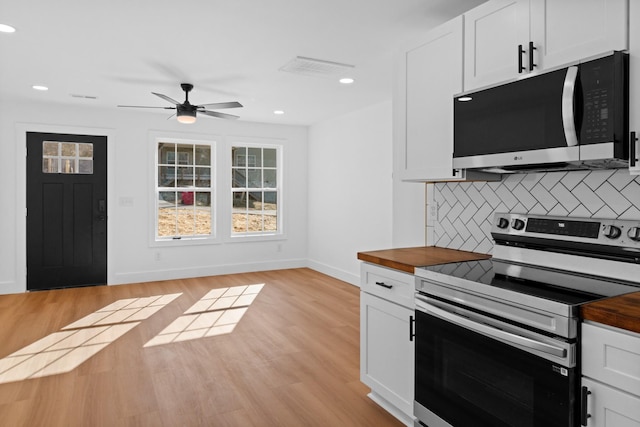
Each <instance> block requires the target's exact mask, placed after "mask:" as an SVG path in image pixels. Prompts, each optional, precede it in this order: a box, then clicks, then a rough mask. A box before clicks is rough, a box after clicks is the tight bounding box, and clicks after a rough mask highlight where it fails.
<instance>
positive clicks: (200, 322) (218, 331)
mask: <svg viewBox="0 0 640 427" xmlns="http://www.w3.org/2000/svg"><path fill="white" fill-rule="evenodd" d="M263 286H264V283H261V284H256V285H248V286H234V287H230V288H218V289H212V290H211V291H209V292H208V293H207V294H206V295H205V296H203V297H202V298H201V299H200V300H198V301H197V302H196V303H195V304H193V305H192V306H191V307H190V308H189V309H188V310H186V311H185V312H184V314H183V315H182V316H180V317H178V318H177V319H176V320H174V321H173V322H172V323H171V324H170V325H169V326H167V327H166V328H165V329H164V330H162V332H160V333H159V334H158V335H156V336H155V337H153V338H152V339H151V340H150V341H149V342H147V343H146V344H145V345H144V346H145V347H153V346H156V345H163V344H169V343H172V342H179V341H188V340H195V339H199V338H205V337H212V336H216V335H223V334H228V333H231V332H233V330H234V328H235V326H236V325H237V324H238V322H240V319H242V316H244V313H245V312H246V311H247V309H248V308H249V306H250V305H251V303H253V301H254V300H255V299H256V297H257V296H258V294H259V293H260V291H261V290H262V288H263Z"/></svg>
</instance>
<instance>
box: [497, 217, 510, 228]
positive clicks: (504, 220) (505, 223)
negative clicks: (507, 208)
mask: <svg viewBox="0 0 640 427" xmlns="http://www.w3.org/2000/svg"><path fill="white" fill-rule="evenodd" d="M508 226H509V220H508V219H507V218H500V219H499V220H498V228H507V227H508Z"/></svg>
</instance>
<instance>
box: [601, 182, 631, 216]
mask: <svg viewBox="0 0 640 427" xmlns="http://www.w3.org/2000/svg"><path fill="white" fill-rule="evenodd" d="M596 194H597V195H598V197H600V198H601V199H602V200H603V201H604V202H605V203H606V204H607V206H609V208H611V210H613V211H614V212H615V213H616V215H620V214H622V213H623V212H624V211H626V210H627V209H629V207H630V206H631V202H629V200H627V198H626V197H624V196H623V195H622V194H620V193H619V192H618V190H616V189H615V188H614V187H613V186H612V185H611V184H609V182H604V183H603V184H602V185H601V186H600V187H598V189H597V190H596Z"/></svg>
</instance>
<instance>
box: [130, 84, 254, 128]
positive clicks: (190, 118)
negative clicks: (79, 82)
mask: <svg viewBox="0 0 640 427" xmlns="http://www.w3.org/2000/svg"><path fill="white" fill-rule="evenodd" d="M180 87H181V88H182V90H184V94H185V100H184V102H183V103H180V102H178V101H176V100H175V99H172V98H169V97H168V96H167V95H163V94H161V93H155V92H151V93H152V94H154V95H155V96H157V97H160V98H162V99H164V100H165V101H168V102H170V103H172V104H173V105H174V106H173V107H146V106H141V105H118V107H127V108H163V109H165V110H176V113H175V115H176V116H177V119H178V121H179V122H180V123H186V124H189V123H195V121H196V115H197V114H198V113H200V114H205V115H207V116H211V117H218V118H221V119H237V118H238V116H234V115H232V114H225V113H218V112H217V111H211V110H209V108H215V109H220V108H237V107H242V104H240V103H239V102H235V101H234V102H215V103H209V104H201V105H194V104H191V103H190V102H189V92H191V89H193V85H192V84H191V83H181V84H180ZM171 117H173V116H170V117H169V118H171Z"/></svg>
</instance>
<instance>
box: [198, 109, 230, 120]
mask: <svg viewBox="0 0 640 427" xmlns="http://www.w3.org/2000/svg"><path fill="white" fill-rule="evenodd" d="M198 113H200V114H206V115H207V116H211V117H218V118H220V119H231V120H235V119H239V118H240V117H239V116H234V115H233V114H225V113H218V112H217V111H207V110H198Z"/></svg>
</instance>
